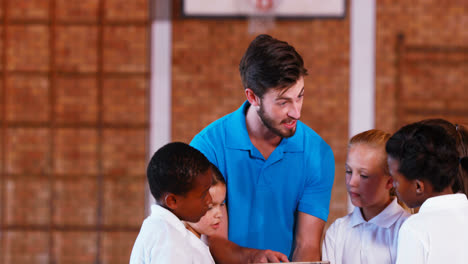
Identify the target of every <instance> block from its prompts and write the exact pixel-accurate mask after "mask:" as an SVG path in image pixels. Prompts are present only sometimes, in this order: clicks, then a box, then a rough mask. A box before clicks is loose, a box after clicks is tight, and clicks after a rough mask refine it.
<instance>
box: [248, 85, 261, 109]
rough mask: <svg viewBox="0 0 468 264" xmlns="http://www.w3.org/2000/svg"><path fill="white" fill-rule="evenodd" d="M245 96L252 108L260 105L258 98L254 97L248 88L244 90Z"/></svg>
mask: <svg viewBox="0 0 468 264" xmlns="http://www.w3.org/2000/svg"><path fill="white" fill-rule="evenodd" d="M245 96H246V97H247V100H248V101H249V103H250V104H251V105H253V106H259V105H260V102H259V98H258V96H257V95H255V93H254V92H253V91H252V89H250V88H246V89H245Z"/></svg>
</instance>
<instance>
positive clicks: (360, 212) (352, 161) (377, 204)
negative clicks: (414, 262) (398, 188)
mask: <svg viewBox="0 0 468 264" xmlns="http://www.w3.org/2000/svg"><path fill="white" fill-rule="evenodd" d="M389 137H390V134H388V133H385V132H383V131H380V130H376V129H373V130H368V131H365V132H362V133H360V134H358V135H355V136H354V137H353V138H351V140H350V141H349V144H348V155H347V158H346V165H345V166H346V188H347V190H348V193H349V195H350V198H351V202H352V203H353V205H354V206H356V207H355V208H354V211H353V212H352V213H350V214H348V215H347V216H345V217H342V218H339V219H337V220H336V221H335V222H334V223H333V224H332V225H331V226H330V228H329V229H328V230H327V232H326V235H325V240H324V242H323V246H322V259H323V260H328V261H330V263H331V264H335V263H337V264H338V263H353V264H358V263H379V264H381V263H395V261H396V248H397V241H398V240H397V237H398V230H399V229H400V226H401V224H402V223H403V222H404V221H405V220H406V218H408V216H409V213H408V212H406V211H405V210H404V209H403V208H402V207H401V206H400V205H399V204H398V203H397V199H396V198H395V197H393V196H392V195H391V194H390V193H391V190H392V178H391V176H390V174H389V173H388V167H387V155H386V153H385V143H386V142H387V140H388V138H389Z"/></svg>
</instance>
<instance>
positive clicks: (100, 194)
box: [96, 0, 106, 264]
mask: <svg viewBox="0 0 468 264" xmlns="http://www.w3.org/2000/svg"><path fill="white" fill-rule="evenodd" d="M105 4H106V3H105V0H101V1H100V2H99V8H98V37H97V41H98V43H97V63H98V65H97V75H96V76H97V87H98V93H97V104H98V107H97V109H98V112H97V115H98V116H97V122H98V125H97V129H98V142H97V157H98V175H97V200H98V203H97V229H96V232H97V239H96V264H99V263H101V258H102V252H101V244H102V235H103V234H102V224H103V219H102V217H103V200H104V175H103V174H104V170H103V160H102V159H103V153H102V144H103V120H102V119H103V117H102V116H103V114H102V112H103V108H104V107H103V90H104V88H103V67H104V65H103V64H104V63H103V52H104V40H103V39H104V8H105Z"/></svg>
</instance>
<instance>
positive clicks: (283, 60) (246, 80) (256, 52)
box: [239, 35, 307, 98]
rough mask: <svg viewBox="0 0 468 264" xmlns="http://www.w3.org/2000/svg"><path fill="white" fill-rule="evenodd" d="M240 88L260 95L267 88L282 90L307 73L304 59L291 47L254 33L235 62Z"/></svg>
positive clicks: (267, 36)
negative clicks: (252, 38)
mask: <svg viewBox="0 0 468 264" xmlns="http://www.w3.org/2000/svg"><path fill="white" fill-rule="evenodd" d="M239 71H240V75H241V79H242V84H243V86H244V89H246V88H250V89H252V91H253V92H254V93H255V95H257V96H259V97H260V98H262V97H263V95H264V94H265V93H266V92H267V91H268V89H270V88H275V89H283V88H286V87H290V86H291V85H293V84H295V83H296V82H297V80H298V79H299V78H300V77H301V76H305V75H307V69H306V68H304V61H303V60H302V57H301V55H299V53H297V52H296V50H295V49H294V47H292V46H291V45H289V44H288V43H287V42H284V41H280V40H277V39H275V38H273V37H271V36H269V35H259V36H257V37H256V38H255V39H254V40H253V41H252V42H251V43H250V45H249V47H248V48H247V51H246V52H245V54H244V56H243V57H242V59H241V61H240V64H239Z"/></svg>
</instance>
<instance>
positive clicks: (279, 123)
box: [257, 77, 304, 138]
mask: <svg viewBox="0 0 468 264" xmlns="http://www.w3.org/2000/svg"><path fill="white" fill-rule="evenodd" d="M285 89H287V90H285ZM285 89H283V90H277V89H271V90H269V91H268V92H267V93H265V94H264V95H263V98H262V99H261V102H260V108H259V109H258V111H257V114H258V116H259V117H260V119H261V120H262V122H263V125H264V126H265V127H267V128H268V129H269V130H270V131H271V132H272V133H274V134H276V135H278V136H280V137H285V138H287V137H292V136H293V135H294V133H295V132H296V125H297V120H299V118H300V117H301V109H302V102H303V98H304V78H303V77H300V78H299V79H298V80H297V82H296V83H295V84H294V85H292V86H291V87H290V88H289V89H288V88H285Z"/></svg>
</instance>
